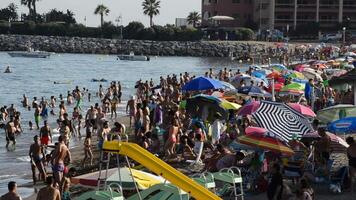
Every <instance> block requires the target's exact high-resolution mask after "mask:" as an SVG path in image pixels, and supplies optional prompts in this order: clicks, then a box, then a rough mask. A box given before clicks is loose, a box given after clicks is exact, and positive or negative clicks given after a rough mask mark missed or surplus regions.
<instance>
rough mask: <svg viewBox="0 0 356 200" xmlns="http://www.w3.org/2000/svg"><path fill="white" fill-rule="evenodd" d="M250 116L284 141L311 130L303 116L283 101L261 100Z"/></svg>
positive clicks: (299, 136) (298, 136)
mask: <svg viewBox="0 0 356 200" xmlns="http://www.w3.org/2000/svg"><path fill="white" fill-rule="evenodd" d="M252 116H253V118H254V119H255V121H256V122H257V124H258V125H259V126H260V127H263V128H265V129H266V130H268V131H269V132H271V133H273V134H275V136H276V137H277V138H278V139H280V140H282V141H286V142H288V141H290V140H292V139H293V138H294V137H297V138H301V137H302V136H303V135H304V134H306V133H309V132H312V131H313V128H312V127H311V125H310V123H309V121H308V119H307V118H306V117H305V116H303V115H302V114H300V113H299V112H297V111H295V110H294V109H293V108H291V107H290V106H288V105H287V104H284V103H279V102H272V101H261V103H260V106H259V107H258V109H257V110H256V111H255V112H254V113H253V114H252Z"/></svg>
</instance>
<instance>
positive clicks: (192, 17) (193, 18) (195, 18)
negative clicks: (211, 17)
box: [187, 11, 201, 28]
mask: <svg viewBox="0 0 356 200" xmlns="http://www.w3.org/2000/svg"><path fill="white" fill-rule="evenodd" d="M200 20H201V16H200V14H199V13H198V12H196V11H194V12H190V13H189V15H188V17H187V21H188V24H193V27H194V28H195V27H196V25H197V23H198V22H199V21H200Z"/></svg>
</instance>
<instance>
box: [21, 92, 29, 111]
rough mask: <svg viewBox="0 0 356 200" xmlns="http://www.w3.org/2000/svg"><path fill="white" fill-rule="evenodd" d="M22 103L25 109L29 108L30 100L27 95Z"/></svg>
mask: <svg viewBox="0 0 356 200" xmlns="http://www.w3.org/2000/svg"><path fill="white" fill-rule="evenodd" d="M21 103H22V106H23V107H24V108H27V106H28V98H27V97H26V95H25V94H24V95H23V99H22V101H21Z"/></svg>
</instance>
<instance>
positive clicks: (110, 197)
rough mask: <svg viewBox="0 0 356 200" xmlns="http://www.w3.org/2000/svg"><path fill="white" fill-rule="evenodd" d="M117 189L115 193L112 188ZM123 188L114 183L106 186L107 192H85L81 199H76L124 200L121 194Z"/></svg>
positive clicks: (79, 199) (78, 198)
mask: <svg viewBox="0 0 356 200" xmlns="http://www.w3.org/2000/svg"><path fill="white" fill-rule="evenodd" d="M114 187H117V188H118V189H117V191H119V192H116V191H113V189H112V188H114ZM120 191H122V188H121V186H120V185H119V184H116V183H113V184H110V185H108V186H106V190H95V191H90V192H85V193H83V194H81V195H80V196H79V197H77V198H75V199H76V200H88V199H95V200H124V196H123V195H122V194H121V192H120Z"/></svg>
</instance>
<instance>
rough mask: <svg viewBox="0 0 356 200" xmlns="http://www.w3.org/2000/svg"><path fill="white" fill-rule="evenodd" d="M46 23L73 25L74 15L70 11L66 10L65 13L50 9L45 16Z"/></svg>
mask: <svg viewBox="0 0 356 200" xmlns="http://www.w3.org/2000/svg"><path fill="white" fill-rule="evenodd" d="M45 16H46V22H65V23H67V24H75V23H76V21H75V19H74V14H73V12H71V11H70V10H67V12H66V13H64V12H62V11H58V10H56V9H52V10H51V11H49V12H48V13H46V14H45Z"/></svg>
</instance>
